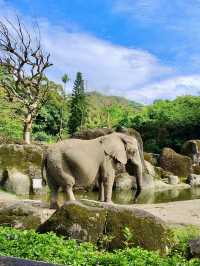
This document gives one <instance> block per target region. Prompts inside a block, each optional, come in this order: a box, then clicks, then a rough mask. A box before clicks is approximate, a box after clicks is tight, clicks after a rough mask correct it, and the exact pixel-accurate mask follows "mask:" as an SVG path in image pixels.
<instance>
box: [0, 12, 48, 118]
mask: <svg viewBox="0 0 200 266" xmlns="http://www.w3.org/2000/svg"><path fill="white" fill-rule="evenodd" d="M38 32H39V36H37V35H36V36H34V38H32V36H31V34H30V33H29V31H28V30H27V28H26V27H25V25H24V24H23V23H22V21H21V20H20V18H19V17H17V19H16V23H13V22H12V21H10V20H8V19H6V22H3V21H0V67H1V68H2V69H3V70H4V72H5V74H6V75H4V77H3V78H0V83H1V85H2V86H3V87H4V88H5V90H6V91H7V92H8V95H10V97H13V98H15V99H17V100H18V101H20V102H21V103H23V105H24V107H26V109H27V112H28V116H27V117H29V119H28V118H26V119H25V120H31V119H33V118H34V117H35V116H36V115H37V112H38V110H39V109H40V107H41V105H42V104H43V102H45V99H46V97H47V94H48V86H49V83H48V80H47V79H46V77H45V71H46V70H47V69H48V68H49V67H50V66H52V63H50V54H46V53H44V51H43V49H42V47H41V42H40V31H39V27H38Z"/></svg>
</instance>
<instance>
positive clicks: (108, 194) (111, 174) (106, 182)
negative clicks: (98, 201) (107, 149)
mask: <svg viewBox="0 0 200 266" xmlns="http://www.w3.org/2000/svg"><path fill="white" fill-rule="evenodd" d="M100 175H101V180H102V181H103V189H102V192H103V190H104V201H105V202H112V189H113V183H114V178H115V171H114V167H113V162H112V159H111V158H110V157H109V156H107V157H106V158H105V160H104V162H103V164H102V166H101V171H100Z"/></svg>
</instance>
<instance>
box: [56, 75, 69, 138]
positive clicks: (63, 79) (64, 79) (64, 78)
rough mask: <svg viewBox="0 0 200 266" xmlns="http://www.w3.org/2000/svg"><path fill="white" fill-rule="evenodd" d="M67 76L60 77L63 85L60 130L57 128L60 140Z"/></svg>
mask: <svg viewBox="0 0 200 266" xmlns="http://www.w3.org/2000/svg"><path fill="white" fill-rule="evenodd" d="M69 80H70V79H69V76H68V75H67V74H64V75H63V77H62V82H63V84H64V86H63V89H62V103H61V107H60V128H59V133H58V136H59V139H60V140H61V139H62V132H63V119H64V117H63V113H64V108H65V104H66V84H67V82H69Z"/></svg>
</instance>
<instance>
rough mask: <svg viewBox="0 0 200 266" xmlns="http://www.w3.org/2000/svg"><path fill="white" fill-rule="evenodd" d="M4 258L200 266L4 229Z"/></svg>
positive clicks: (0, 241) (0, 243)
mask: <svg viewBox="0 0 200 266" xmlns="http://www.w3.org/2000/svg"><path fill="white" fill-rule="evenodd" d="M0 256H15V257H19V258H27V259H32V260H38V261H46V262H51V263H55V264H63V265H73V266H75V265H76V266H77V265H79V266H81V265H85V266H86V265H87V266H96V265H99V266H100V265H102V266H103V265H104V266H107V265H113V266H116V265H119V266H128V265H132V266H145V265H146V266H147V265H148V266H160V265H162V266H179V265H180V266H197V265H199V264H200V260H198V259H196V260H194V259H193V260H190V261H187V260H186V259H185V258H184V257H182V256H180V255H174V256H167V257H160V256H159V254H158V253H157V252H153V251H152V252H151V251H147V250H143V249H141V248H139V247H138V248H125V249H123V250H115V251H113V252H107V251H104V250H97V248H96V247H95V246H93V245H92V244H90V243H81V244H78V243H77V242H76V241H74V240H64V238H62V237H58V236H56V235H55V234H54V233H47V234H38V233H35V232H34V231H33V230H29V231H27V230H25V231H20V230H17V229H13V228H3V227H0Z"/></svg>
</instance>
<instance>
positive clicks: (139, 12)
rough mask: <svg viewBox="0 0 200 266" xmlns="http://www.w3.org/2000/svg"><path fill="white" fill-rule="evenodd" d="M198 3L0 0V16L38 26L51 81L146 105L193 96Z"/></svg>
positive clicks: (199, 77)
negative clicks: (80, 82) (78, 80)
mask: <svg viewBox="0 0 200 266" xmlns="http://www.w3.org/2000/svg"><path fill="white" fill-rule="evenodd" d="M199 14H200V0H173V1H170V0H73V1H72V0H56V1H55V0H43V1H41V0H34V1H33V0H0V19H1V18H2V19H3V18H5V17H7V18H9V19H11V20H13V21H14V18H15V17H16V15H18V16H20V18H22V19H23V21H24V24H25V25H26V27H27V28H28V29H29V30H30V31H32V29H33V25H35V23H36V22H37V24H38V25H39V27H40V32H41V40H42V45H43V47H44V49H45V51H47V52H50V54H51V61H52V63H53V67H51V69H49V71H48V73H47V74H48V77H49V78H50V79H51V80H54V81H56V82H59V83H61V77H62V76H63V74H64V73H67V74H68V75H69V77H70V80H71V81H70V82H69V84H68V87H67V92H70V91H71V88H72V86H73V81H74V79H75V76H76V73H77V72H78V71H80V72H82V73H83V77H84V80H85V84H86V89H87V90H88V91H89V90H91V91H92V90H97V91H99V92H102V93H104V94H107V95H117V96H124V97H126V98H128V99H130V100H134V101H138V102H141V103H144V104H150V103H152V102H153V101H154V100H155V99H174V98H176V96H179V95H188V94H192V95H199V92H200V16H199Z"/></svg>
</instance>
